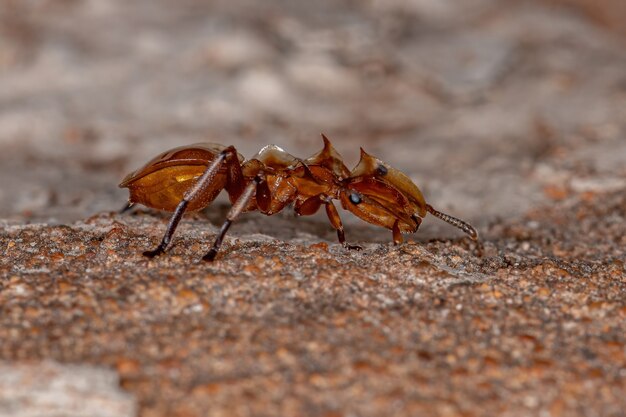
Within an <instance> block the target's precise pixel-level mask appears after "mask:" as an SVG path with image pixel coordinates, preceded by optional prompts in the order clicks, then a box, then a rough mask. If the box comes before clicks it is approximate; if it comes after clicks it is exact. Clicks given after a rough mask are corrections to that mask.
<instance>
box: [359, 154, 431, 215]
mask: <svg viewBox="0 0 626 417" xmlns="http://www.w3.org/2000/svg"><path fill="white" fill-rule="evenodd" d="M358 178H375V179H377V180H379V181H381V182H383V183H384V184H386V185H387V186H389V187H391V188H394V189H396V190H397V191H399V192H400V193H401V194H402V195H403V196H404V197H405V198H406V199H407V200H408V201H409V205H410V206H411V207H412V210H413V213H412V214H416V215H417V216H419V217H424V216H425V215H426V202H425V200H424V196H423V195H422V192H421V191H420V189H419V188H418V187H417V185H415V184H414V183H413V181H411V179H410V178H409V177H407V176H406V175H405V174H404V173H402V172H400V171H399V170H397V169H395V168H392V167H391V166H389V164H387V163H385V162H383V161H381V160H380V159H378V158H376V157H374V156H372V155H370V154H368V153H367V152H365V151H364V150H363V148H361V159H360V160H359V163H358V164H357V165H356V166H355V167H354V169H353V170H352V172H351V173H350V179H352V180H355V179H358Z"/></svg>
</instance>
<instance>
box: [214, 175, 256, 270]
mask: <svg viewBox="0 0 626 417" xmlns="http://www.w3.org/2000/svg"><path fill="white" fill-rule="evenodd" d="M264 181H265V180H264V179H263V178H261V174H259V175H257V176H256V177H254V179H253V180H252V181H251V182H250V183H248V185H247V186H246V188H245V189H244V190H243V193H241V195H240V196H239V198H238V199H237V201H235V204H233V206H232V207H231V208H230V211H229V212H228V214H227V215H226V220H225V221H224V224H222V227H221V228H220V232H219V233H218V234H217V237H216V238H215V242H213V247H212V248H211V250H209V251H208V252H207V254H206V255H204V256H203V257H202V260H204V261H208V262H212V261H213V260H214V259H215V256H216V255H217V252H218V251H219V250H220V246H222V241H223V240H224V236H225V235H226V232H228V229H229V228H230V225H231V224H233V222H234V221H235V220H236V219H237V217H239V215H240V214H241V213H243V211H244V210H245V209H246V207H248V204H249V203H250V200H251V199H252V197H253V196H254V195H255V193H256V190H257V187H258V185H259V184H260V183H262V182H264Z"/></svg>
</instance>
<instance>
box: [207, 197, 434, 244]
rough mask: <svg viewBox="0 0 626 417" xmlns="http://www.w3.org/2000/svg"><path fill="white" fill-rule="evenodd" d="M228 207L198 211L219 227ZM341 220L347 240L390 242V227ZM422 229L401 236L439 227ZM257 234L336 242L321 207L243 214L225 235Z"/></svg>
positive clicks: (427, 234) (421, 235)
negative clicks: (313, 210)
mask: <svg viewBox="0 0 626 417" xmlns="http://www.w3.org/2000/svg"><path fill="white" fill-rule="evenodd" d="M230 207H231V205H230V204H229V203H225V202H224V203H220V202H216V203H214V204H212V205H211V206H209V207H207V208H206V209H204V210H202V211H200V212H199V213H198V214H199V216H201V217H202V218H205V219H206V220H207V221H209V222H210V223H212V224H213V225H215V226H216V227H218V228H219V227H220V226H221V224H222V222H223V221H224V219H225V218H226V215H227V213H228V211H229V210H230ZM342 221H343V224H344V229H345V231H346V238H347V240H348V242H350V243H355V242H360V243H390V242H391V241H392V234H391V231H390V230H387V229H384V228H381V227H377V226H374V225H370V224H368V223H365V222H363V221H362V220H360V219H359V218H357V217H355V216H353V215H352V214H351V213H348V212H344V213H342ZM422 228H423V229H424V230H422ZM422 228H420V230H419V232H418V233H416V234H413V235H405V238H406V239H407V240H409V239H410V240H414V241H418V242H427V241H429V240H432V239H437V238H441V237H442V233H441V230H440V229H439V230H438V229H437V228H432V227H422ZM257 233H258V234H263V235H267V236H271V237H273V238H276V239H282V240H293V239H302V238H305V237H307V235H309V236H314V237H316V238H318V239H320V240H325V241H328V242H330V243H333V242H337V232H336V231H335V230H334V229H333V228H332V226H331V225H330V222H329V221H328V218H327V217H326V214H325V212H324V210H323V209H321V210H320V211H319V212H317V213H316V214H314V215H312V216H298V215H296V214H295V212H294V211H293V209H292V208H291V207H287V208H285V209H284V210H283V211H281V212H280V213H277V214H275V215H272V216H265V215H263V214H261V213H259V212H251V213H244V214H242V215H241V216H240V217H239V218H238V219H237V221H236V222H234V223H233V226H232V228H231V232H229V235H231V236H237V235H243V234H257ZM444 234H445V233H444Z"/></svg>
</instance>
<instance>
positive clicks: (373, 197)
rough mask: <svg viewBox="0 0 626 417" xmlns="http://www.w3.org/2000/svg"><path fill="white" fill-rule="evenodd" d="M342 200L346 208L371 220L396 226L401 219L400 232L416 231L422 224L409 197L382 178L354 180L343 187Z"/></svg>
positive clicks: (388, 226)
mask: <svg viewBox="0 0 626 417" xmlns="http://www.w3.org/2000/svg"><path fill="white" fill-rule="evenodd" d="M339 199H340V200H341V205H342V207H343V208H344V209H345V210H349V211H350V212H352V214H354V215H355V216H357V217H359V218H361V219H362V220H364V221H366V222H368V223H372V224H375V225H377V226H382V227H386V228H387V229H392V228H393V225H394V223H395V222H396V220H399V227H400V231H401V232H404V233H413V232H415V231H416V230H417V227H418V226H419V224H418V221H419V220H418V219H417V218H415V216H413V214H414V210H413V208H412V205H411V203H410V201H409V199H408V198H407V197H406V196H405V195H404V194H402V193H401V192H400V191H399V190H397V189H396V188H395V187H393V186H391V185H389V184H387V183H385V182H384V181H382V180H380V179H377V178H373V177H360V178H355V179H350V180H349V181H346V182H345V183H344V186H343V187H342V188H341V191H340V194H339Z"/></svg>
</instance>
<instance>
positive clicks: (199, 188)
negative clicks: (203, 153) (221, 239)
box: [143, 146, 237, 258]
mask: <svg viewBox="0 0 626 417" xmlns="http://www.w3.org/2000/svg"><path fill="white" fill-rule="evenodd" d="M229 155H234V157H235V161H237V151H236V150H235V148H234V147H233V146H229V147H228V148H226V149H224V150H223V151H222V152H220V153H219V154H218V155H217V157H216V158H215V159H214V160H213V162H211V164H210V165H208V166H207V168H206V170H205V171H204V173H203V174H202V176H201V177H200V178H199V179H198V181H197V182H196V183H195V185H194V186H193V187H192V188H191V189H190V190H189V191H187V192H186V193H185V196H184V197H183V199H182V201H181V202H180V203H178V206H176V210H175V211H174V214H173V215H172V217H171V218H170V222H169V223H168V225H167V229H166V230H165V235H163V239H161V243H159V246H157V248H156V249H154V250H149V251H145V252H144V253H143V254H144V256H147V257H149V258H154V257H155V256H158V255H161V254H162V253H164V252H165V249H167V246H168V245H169V244H170V242H171V240H172V236H173V235H174V232H175V231H176V227H178V223H180V219H182V218H183V214H185V210H187V206H188V205H189V202H190V201H193V200H194V199H195V198H197V197H198V196H201V195H202V194H203V193H204V192H206V190H207V189H208V188H209V187H210V186H211V184H212V182H213V180H214V179H215V176H216V175H217V173H218V171H219V169H220V167H221V165H222V163H223V162H224V161H225V160H227V158H228V156H229ZM227 163H233V162H227Z"/></svg>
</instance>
